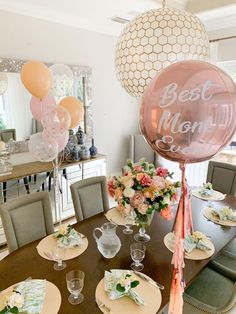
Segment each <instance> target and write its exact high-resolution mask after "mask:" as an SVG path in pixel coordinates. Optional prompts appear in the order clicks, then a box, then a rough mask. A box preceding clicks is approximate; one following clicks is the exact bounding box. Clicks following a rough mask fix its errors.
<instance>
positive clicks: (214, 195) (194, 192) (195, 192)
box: [191, 188, 226, 201]
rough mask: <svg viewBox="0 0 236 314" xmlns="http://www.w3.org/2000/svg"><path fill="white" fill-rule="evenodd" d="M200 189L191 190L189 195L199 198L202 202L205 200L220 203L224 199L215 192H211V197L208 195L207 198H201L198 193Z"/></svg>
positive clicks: (223, 196)
mask: <svg viewBox="0 0 236 314" xmlns="http://www.w3.org/2000/svg"><path fill="white" fill-rule="evenodd" d="M199 191H200V189H199V188H198V189H195V190H192V191H191V194H192V195H193V196H195V197H197V198H200V199H202V200H205V201H222V200H223V199H225V196H226V195H225V194H223V193H221V192H219V191H215V190H213V192H212V195H209V196H202V195H201V194H200V193H199Z"/></svg>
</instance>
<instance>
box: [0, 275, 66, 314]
mask: <svg viewBox="0 0 236 314" xmlns="http://www.w3.org/2000/svg"><path fill="white" fill-rule="evenodd" d="M32 280H34V279H32ZM16 285H17V284H14V285H12V286H11V287H9V288H7V289H5V290H3V291H1V293H0V310H1V309H3V308H4V302H5V298H6V296H7V295H8V294H9V293H11V292H12V291H13V290H14V288H15V287H16ZM60 306H61V293H60V291H59V289H58V288H57V287H56V286H55V285H54V284H53V283H51V282H50V281H46V291H45V299H44V303H43V308H42V311H41V312H40V314H49V313H50V314H57V313H58V311H59V309H60Z"/></svg>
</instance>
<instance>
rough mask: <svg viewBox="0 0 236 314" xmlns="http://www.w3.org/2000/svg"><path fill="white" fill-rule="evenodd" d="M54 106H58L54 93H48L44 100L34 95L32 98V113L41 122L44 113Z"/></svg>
mask: <svg viewBox="0 0 236 314" xmlns="http://www.w3.org/2000/svg"><path fill="white" fill-rule="evenodd" d="M53 107H56V101H55V99H54V97H53V96H52V95H47V96H46V97H44V98H43V99H42V100H39V99H38V98H36V97H34V96H33V97H32V98H31V100H30V110H31V113H32V115H33V117H34V118H35V119H36V120H38V121H39V122H41V120H42V115H43V113H44V112H46V111H48V110H49V109H51V108H53Z"/></svg>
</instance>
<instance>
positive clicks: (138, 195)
mask: <svg viewBox="0 0 236 314" xmlns="http://www.w3.org/2000/svg"><path fill="white" fill-rule="evenodd" d="M144 200H145V198H144V196H143V193H142V192H141V191H135V193H134V196H133V197H132V198H131V200H130V204H131V205H132V206H133V207H134V208H138V206H139V205H140V204H142V203H143V202H144Z"/></svg>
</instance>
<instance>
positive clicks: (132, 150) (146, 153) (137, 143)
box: [129, 134, 161, 167]
mask: <svg viewBox="0 0 236 314" xmlns="http://www.w3.org/2000/svg"><path fill="white" fill-rule="evenodd" d="M129 158H130V159H132V160H133V161H134V162H138V161H139V160H140V159H141V158H145V159H146V160H147V161H148V162H149V163H152V164H154V165H155V166H156V167H160V166H161V163H160V160H159V156H158V155H157V154H156V153H155V152H154V151H153V150H152V148H151V147H150V146H149V145H148V143H147V142H146V140H145V138H144V136H143V135H142V134H133V135H130V140H129Z"/></svg>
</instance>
